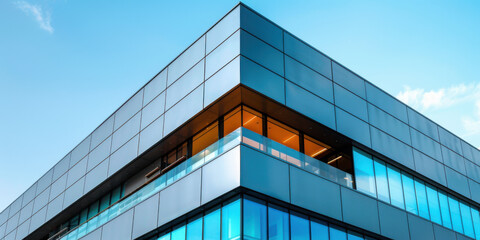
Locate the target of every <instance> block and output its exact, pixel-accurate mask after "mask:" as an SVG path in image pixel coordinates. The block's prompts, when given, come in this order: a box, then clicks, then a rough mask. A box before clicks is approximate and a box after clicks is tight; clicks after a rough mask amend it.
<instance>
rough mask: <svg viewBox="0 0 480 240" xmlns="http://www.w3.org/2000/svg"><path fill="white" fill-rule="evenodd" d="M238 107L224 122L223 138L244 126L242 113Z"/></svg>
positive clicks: (227, 115)
mask: <svg viewBox="0 0 480 240" xmlns="http://www.w3.org/2000/svg"><path fill="white" fill-rule="evenodd" d="M240 108H241V107H238V108H236V109H234V110H233V111H231V112H230V113H228V114H226V115H225V117H224V120H223V136H227V135H228V134H229V133H231V132H233V131H235V130H236V129H237V128H239V127H240V126H241V125H242V113H241V112H240Z"/></svg>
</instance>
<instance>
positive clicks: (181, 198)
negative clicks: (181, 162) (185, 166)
mask: <svg viewBox="0 0 480 240" xmlns="http://www.w3.org/2000/svg"><path fill="white" fill-rule="evenodd" d="M201 173H202V172H201V171H200V170H196V171H194V172H192V173H190V174H189V175H187V176H186V177H184V178H182V179H180V180H179V181H177V182H175V183H174V184H172V185H170V186H168V187H167V188H166V189H165V190H163V191H162V192H160V207H159V210H158V226H161V225H163V224H165V223H167V222H169V221H171V220H173V219H175V218H177V217H180V216H182V215H183V214H185V213H188V212H189V211H191V210H193V209H195V208H197V207H199V206H200V198H201V197H200V195H201V194H200V193H201V181H202V176H201Z"/></svg>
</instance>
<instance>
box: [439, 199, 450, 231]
mask: <svg viewBox="0 0 480 240" xmlns="http://www.w3.org/2000/svg"><path fill="white" fill-rule="evenodd" d="M438 201H439V202H440V209H441V213H442V222H443V226H444V227H447V228H450V229H451V228H452V221H451V220H450V208H449V207H448V198H447V195H445V194H444V193H441V192H438Z"/></svg>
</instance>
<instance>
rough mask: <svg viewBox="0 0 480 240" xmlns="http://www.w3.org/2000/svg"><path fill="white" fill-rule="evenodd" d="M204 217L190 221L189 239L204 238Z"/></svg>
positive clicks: (188, 227)
mask: <svg viewBox="0 0 480 240" xmlns="http://www.w3.org/2000/svg"><path fill="white" fill-rule="evenodd" d="M202 225H203V218H198V219H197V220H195V221H193V222H190V223H188V225H187V240H202V227H203V226H202Z"/></svg>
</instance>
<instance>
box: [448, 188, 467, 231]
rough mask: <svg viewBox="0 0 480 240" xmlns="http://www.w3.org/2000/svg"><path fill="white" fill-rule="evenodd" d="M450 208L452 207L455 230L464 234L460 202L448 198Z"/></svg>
mask: <svg viewBox="0 0 480 240" xmlns="http://www.w3.org/2000/svg"><path fill="white" fill-rule="evenodd" d="M448 206H449V207H450V213H451V217H452V226H453V230H455V231H457V232H459V233H463V227H462V218H461V217H460V207H459V206H458V201H457V200H455V199H453V198H451V197H448Z"/></svg>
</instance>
